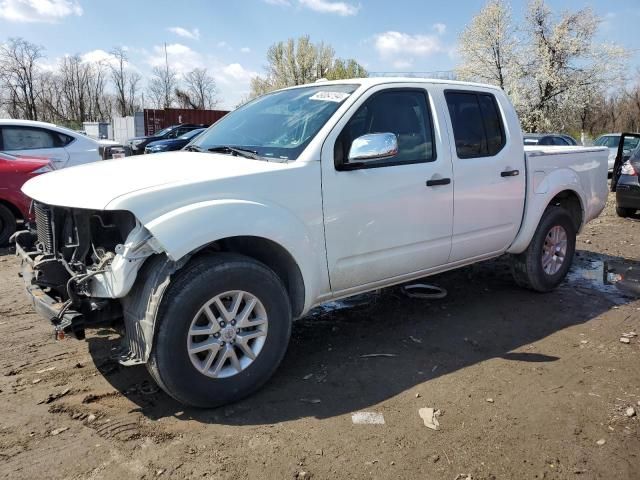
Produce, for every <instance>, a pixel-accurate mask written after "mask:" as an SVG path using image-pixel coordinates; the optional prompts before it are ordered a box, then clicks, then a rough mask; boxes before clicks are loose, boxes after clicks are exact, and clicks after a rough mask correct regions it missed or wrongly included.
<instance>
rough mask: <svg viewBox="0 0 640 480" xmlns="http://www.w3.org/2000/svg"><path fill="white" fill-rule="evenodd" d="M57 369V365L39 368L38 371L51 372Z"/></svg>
mask: <svg viewBox="0 0 640 480" xmlns="http://www.w3.org/2000/svg"><path fill="white" fill-rule="evenodd" d="M55 369H56V367H48V368H43V369H42V370H38V371H37V372H36V373H44V372H50V371H52V370H55Z"/></svg>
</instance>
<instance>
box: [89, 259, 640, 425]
mask: <svg viewBox="0 0 640 480" xmlns="http://www.w3.org/2000/svg"><path fill="white" fill-rule="evenodd" d="M631 265H633V266H634V271H637V270H638V269H637V268H635V267H636V266H640V264H638V263H636V262H633V261H631V260H628V259H624V258H619V257H604V256H601V255H597V254H592V253H589V252H579V253H578V256H577V258H576V261H575V262H574V268H573V269H572V271H571V272H570V275H569V276H568V278H567V281H565V282H564V283H563V285H562V286H561V287H559V288H558V289H557V290H556V291H554V292H551V293H548V294H537V293H533V292H530V291H527V290H523V289H519V288H517V287H516V286H515V285H514V284H513V281H512V280H511V275H510V272H509V267H508V264H507V263H506V261H504V260H502V259H498V260H495V261H490V262H486V263H484V264H477V265H473V266H470V267H467V268H463V269H460V270H457V271H453V272H449V273H446V274H442V275H438V276H434V277H430V278H429V279H428V280H427V281H428V282H429V283H431V284H436V285H439V286H442V287H444V288H446V289H447V290H448V295H447V297H446V298H444V299H441V300H430V301H427V300H421V299H412V298H408V297H406V296H405V295H404V294H403V293H402V292H401V290H400V289H399V288H390V289H387V290H384V291H383V292H382V293H380V294H379V295H377V296H373V297H370V298H368V300H369V301H368V302H365V303H363V304H360V305H356V306H353V304H351V305H348V306H347V307H345V308H340V305H338V306H337V308H334V309H323V310H316V311H314V312H313V313H312V314H311V315H309V316H308V317H306V318H304V319H301V320H299V321H298V322H296V323H295V324H294V328H293V334H292V338H291V343H290V346H289V349H288V352H287V355H286V357H285V359H284V361H283V363H282V365H281V366H280V368H279V370H278V371H277V373H276V375H275V376H274V377H273V378H272V379H271V380H270V381H269V382H268V383H267V385H266V386H265V387H264V388H262V389H261V390H260V391H258V392H256V393H255V394H253V395H252V396H250V397H249V398H247V399H245V400H242V401H240V402H237V403H235V404H233V405H229V406H226V407H221V408H217V409H210V410H201V409H194V408H187V407H184V406H183V405H181V404H179V403H178V402H176V401H174V400H173V399H171V398H170V397H169V396H168V395H166V394H164V393H163V392H162V391H157V389H155V388H152V389H149V388H147V389H146V391H142V392H141V390H144V389H140V388H136V385H138V386H139V385H147V386H148V385H153V381H152V380H151V378H150V377H149V375H148V374H147V372H146V369H145V368H144V367H130V368H126V369H125V368H114V369H113V370H112V371H110V372H109V373H108V374H106V378H107V380H108V381H109V382H110V383H111V384H112V386H113V387H114V388H115V389H117V390H118V391H119V392H121V393H122V394H123V395H125V396H126V397H127V398H128V399H129V400H130V401H132V402H133V403H135V404H136V405H137V407H138V411H139V412H140V413H142V414H143V415H145V416H146V417H148V418H150V419H153V420H157V419H160V418H165V417H175V418H176V419H181V420H191V421H198V422H202V423H217V424H227V425H259V424H273V423H278V422H283V421H289V420H295V419H298V418H302V417H316V418H329V417H334V416H338V415H344V414H349V413H351V412H355V411H359V410H366V409H371V408H375V406H376V405H378V404H379V403H381V402H384V401H385V400H387V399H389V398H391V397H394V396H396V395H399V394H401V393H402V392H405V391H407V390H409V389H411V388H413V387H415V386H416V385H421V387H420V388H421V391H422V392H423V395H424V394H425V392H428V389H429V387H430V381H431V380H434V379H436V378H438V377H441V376H444V375H447V374H449V373H452V372H455V371H458V370H460V369H463V368H465V367H469V366H471V365H475V364H477V363H480V362H483V361H486V360H489V359H493V358H502V359H505V360H508V361H511V362H531V363H536V364H539V363H546V362H555V361H557V360H559V358H558V357H556V356H553V355H548V354H545V353H544V352H535V353H534V352H528V351H526V350H519V349H520V348H521V347H523V346H526V345H529V344H531V343H532V342H536V341H538V340H540V339H542V338H545V337H547V336H549V335H551V334H553V333H555V332H558V331H560V330H563V329H565V328H568V327H571V326H573V325H578V324H582V323H585V322H588V321H589V320H591V319H594V318H596V317H597V316H598V315H600V314H602V313H604V312H606V311H608V310H610V309H611V308H612V307H613V306H614V305H616V304H623V303H627V302H631V301H633V299H634V298H637V297H640V289H638V291H637V293H635V292H636V291H635V290H634V288H636V287H637V285H638V284H639V283H638V281H639V280H640V278H632V277H627V278H624V275H626V274H624V272H628V271H629V270H628V267H629V266H631ZM619 272H623V273H622V274H621V273H619ZM620 275H622V276H620ZM606 278H608V280H609V281H611V282H618V283H620V284H621V285H620V286H621V288H619V287H618V286H615V285H612V284H608V283H607V282H606V281H603V280H604V279H606ZM624 282H627V284H629V285H623V284H624ZM356 303H357V302H356ZM577 343H578V340H576V344H577ZM116 345H117V342H115V341H114V340H108V339H106V338H104V337H99V336H98V337H95V336H91V335H90V338H89V348H90V352H91V355H92V357H93V359H94V361H95V363H96V365H105V362H108V356H109V353H110V352H111V350H112V348H113V347H114V346H116ZM576 346H577V345H576ZM380 354H383V355H380ZM102 370H103V369H101V371H102Z"/></svg>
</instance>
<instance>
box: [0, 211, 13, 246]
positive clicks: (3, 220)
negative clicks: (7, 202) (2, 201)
mask: <svg viewBox="0 0 640 480" xmlns="http://www.w3.org/2000/svg"><path fill="white" fill-rule="evenodd" d="M15 231H16V217H15V215H14V214H13V212H12V211H11V210H9V209H8V208H7V207H6V206H4V205H0V245H6V244H7V243H8V242H9V237H11V235H13V234H14V232H15Z"/></svg>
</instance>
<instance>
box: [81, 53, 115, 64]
mask: <svg viewBox="0 0 640 480" xmlns="http://www.w3.org/2000/svg"><path fill="white" fill-rule="evenodd" d="M80 58H81V59H82V61H83V62H85V63H104V64H108V65H114V66H115V65H117V64H118V60H117V59H116V57H115V56H113V55H111V54H110V53H109V52H106V51H104V50H101V49H97V50H91V51H89V52H86V53H83V54H82V55H80Z"/></svg>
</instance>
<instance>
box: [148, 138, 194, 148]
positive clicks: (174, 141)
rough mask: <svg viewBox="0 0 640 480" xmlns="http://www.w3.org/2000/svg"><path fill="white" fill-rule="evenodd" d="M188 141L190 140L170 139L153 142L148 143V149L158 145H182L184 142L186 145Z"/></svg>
mask: <svg viewBox="0 0 640 480" xmlns="http://www.w3.org/2000/svg"><path fill="white" fill-rule="evenodd" d="M188 141H189V140H183V139H179V138H168V139H166V140H154V141H153V142H149V143H147V147H153V146H156V145H175V144H176V143H182V142H184V143H185V144H186V143H187V142H188Z"/></svg>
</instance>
